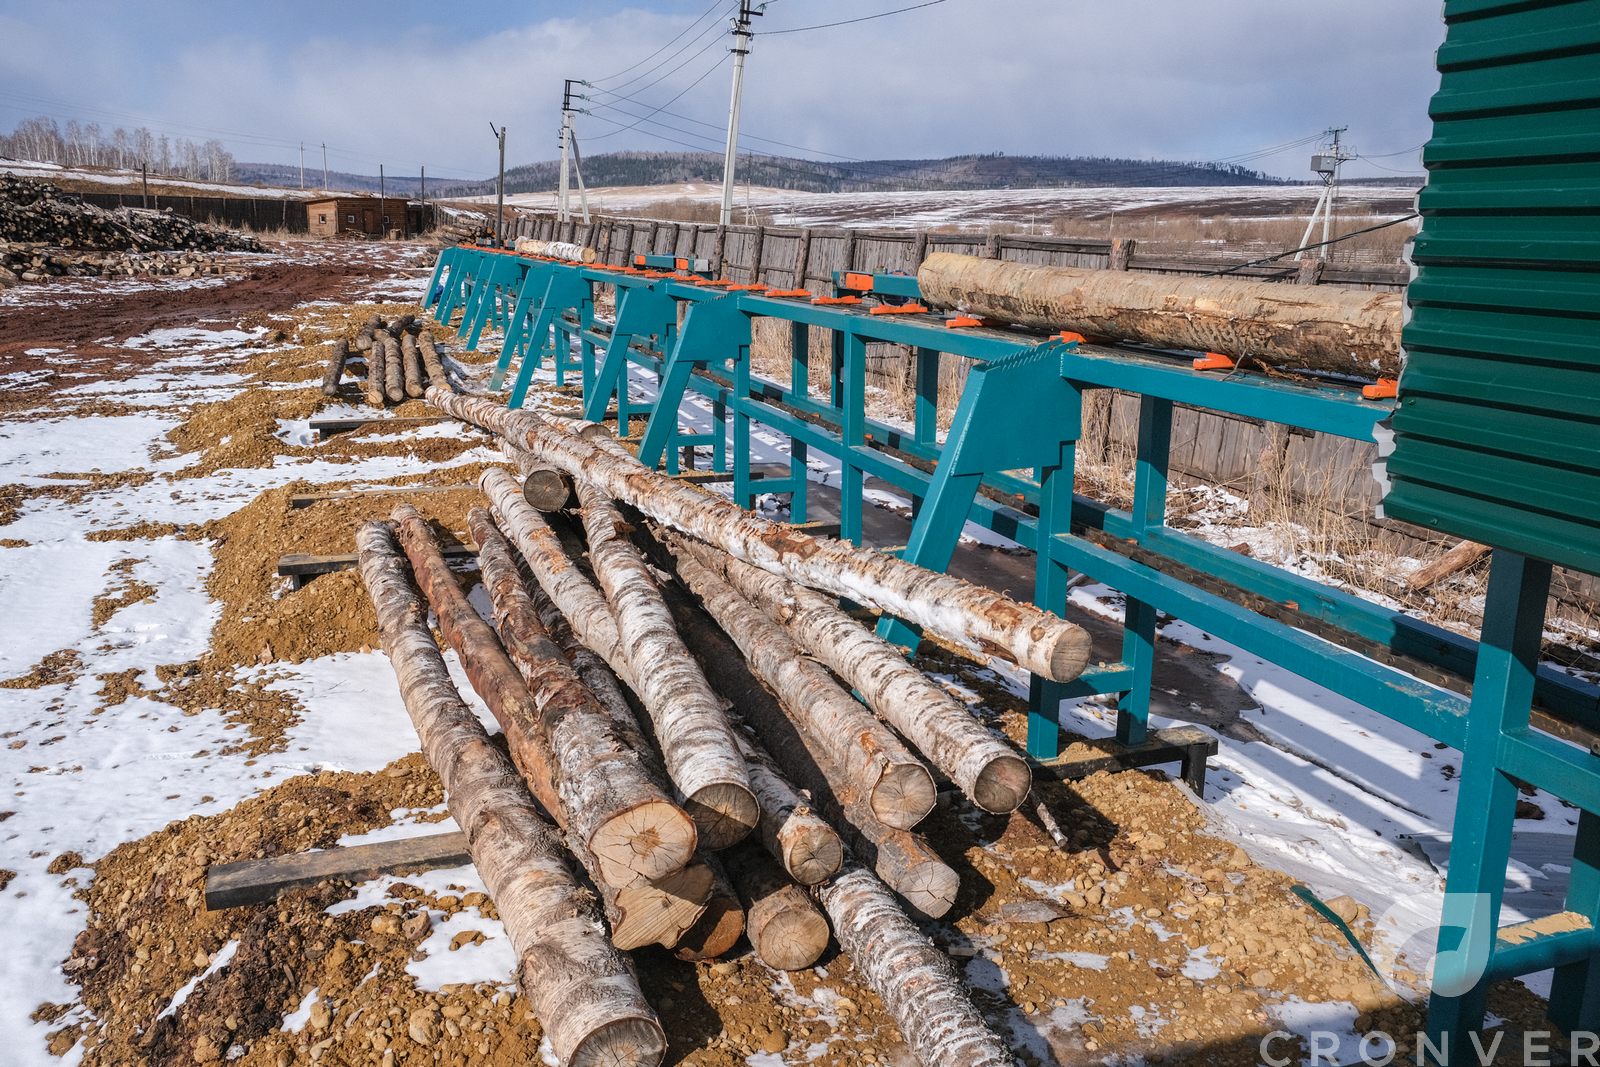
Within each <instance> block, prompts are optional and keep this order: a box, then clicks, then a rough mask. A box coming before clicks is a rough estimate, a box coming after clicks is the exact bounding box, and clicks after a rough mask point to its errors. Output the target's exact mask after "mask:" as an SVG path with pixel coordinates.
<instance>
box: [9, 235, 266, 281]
mask: <svg viewBox="0 0 1600 1067" xmlns="http://www.w3.org/2000/svg"><path fill="white" fill-rule="evenodd" d="M239 267H240V265H239V263H238V262H237V261H232V260H230V259H229V258H219V257H218V256H217V255H215V254H214V253H210V252H64V251H62V250H61V249H58V248H50V247H48V246H46V245H43V244H37V243H22V244H19V243H9V242H6V241H0V289H6V288H9V287H11V286H13V285H16V284H17V283H19V282H42V281H47V280H49V279H50V278H150V277H170V278H196V277H204V276H206V275H220V274H230V273H234V272H236V271H237V270H239Z"/></svg>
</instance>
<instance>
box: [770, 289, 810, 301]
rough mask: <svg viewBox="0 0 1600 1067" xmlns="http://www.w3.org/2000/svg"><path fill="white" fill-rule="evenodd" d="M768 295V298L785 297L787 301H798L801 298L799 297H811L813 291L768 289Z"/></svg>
mask: <svg viewBox="0 0 1600 1067" xmlns="http://www.w3.org/2000/svg"><path fill="white" fill-rule="evenodd" d="M767 295H768V296H781V297H784V298H786V299H796V298H799V297H809V296H810V295H811V290H810V289H768V290H767Z"/></svg>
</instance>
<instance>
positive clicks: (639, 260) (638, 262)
mask: <svg viewBox="0 0 1600 1067" xmlns="http://www.w3.org/2000/svg"><path fill="white" fill-rule="evenodd" d="M633 265H634V266H635V267H642V266H644V257H643V256H634V257H633Z"/></svg>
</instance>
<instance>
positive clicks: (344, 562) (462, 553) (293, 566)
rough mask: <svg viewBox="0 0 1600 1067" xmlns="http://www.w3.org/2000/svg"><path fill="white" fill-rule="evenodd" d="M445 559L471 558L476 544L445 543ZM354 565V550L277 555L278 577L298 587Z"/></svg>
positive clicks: (473, 556) (474, 554) (475, 552)
mask: <svg viewBox="0 0 1600 1067" xmlns="http://www.w3.org/2000/svg"><path fill="white" fill-rule="evenodd" d="M442 551H443V553H444V558H445V559H473V558H476V557H477V555H478V549H477V546H476V545H460V544H456V545H445V546H444V547H443V549H442ZM355 565H356V554H355V553H354V552H346V553H337V554H334V555H331V556H318V555H313V554H312V553H309V552H290V553H289V554H287V555H284V556H279V557H278V577H280V578H288V579H290V580H291V581H292V582H293V583H294V587H295V588H296V589H299V588H300V587H301V586H302V585H304V584H305V583H306V582H308V581H310V580H311V579H312V578H315V577H316V576H317V575H319V574H332V573H333V572H334V571H347V570H349V569H350V568H351V567H354V566H355Z"/></svg>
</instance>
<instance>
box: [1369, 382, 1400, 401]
mask: <svg viewBox="0 0 1600 1067" xmlns="http://www.w3.org/2000/svg"><path fill="white" fill-rule="evenodd" d="M1399 392H1400V381H1399V379H1397V378H1379V379H1378V384H1376V385H1364V386H1362V387H1361V399H1363V400H1390V399H1392V398H1394V397H1395V396H1397V395H1399Z"/></svg>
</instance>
